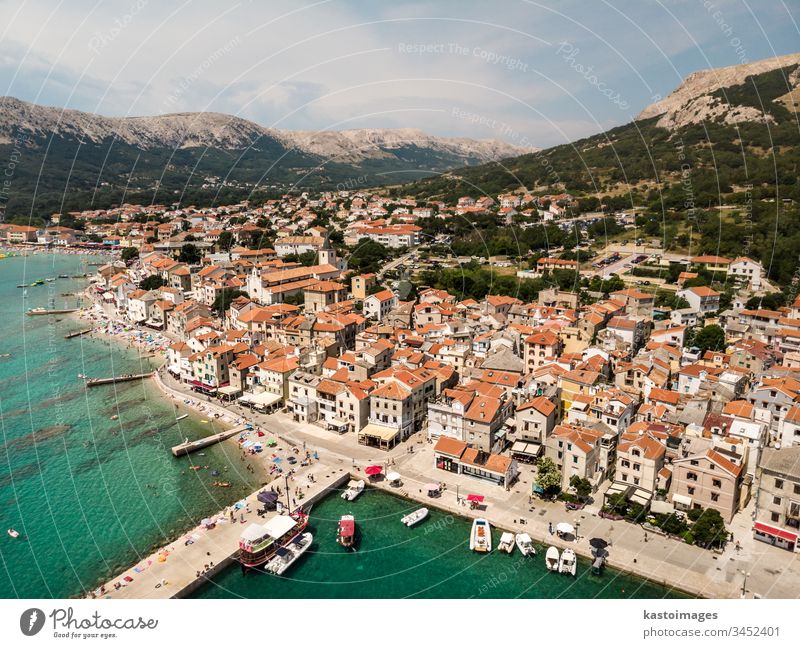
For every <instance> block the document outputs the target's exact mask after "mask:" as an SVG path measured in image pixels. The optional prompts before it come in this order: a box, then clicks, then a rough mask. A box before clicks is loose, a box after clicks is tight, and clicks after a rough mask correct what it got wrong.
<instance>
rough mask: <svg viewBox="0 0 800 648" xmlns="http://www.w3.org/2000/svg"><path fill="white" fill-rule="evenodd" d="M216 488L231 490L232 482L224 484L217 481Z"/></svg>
mask: <svg viewBox="0 0 800 648" xmlns="http://www.w3.org/2000/svg"><path fill="white" fill-rule="evenodd" d="M214 486H217V487H219V488H230V487H231V483H230V482H224V481H215V482H214Z"/></svg>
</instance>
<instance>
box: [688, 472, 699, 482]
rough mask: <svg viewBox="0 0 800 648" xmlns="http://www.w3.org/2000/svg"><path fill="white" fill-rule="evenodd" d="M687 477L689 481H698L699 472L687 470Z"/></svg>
mask: <svg viewBox="0 0 800 648" xmlns="http://www.w3.org/2000/svg"><path fill="white" fill-rule="evenodd" d="M686 479H688V480H689V481H697V473H693V472H687V473H686Z"/></svg>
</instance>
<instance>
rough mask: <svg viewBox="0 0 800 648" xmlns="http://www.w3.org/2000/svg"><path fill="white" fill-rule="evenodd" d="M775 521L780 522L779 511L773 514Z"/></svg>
mask: <svg viewBox="0 0 800 648" xmlns="http://www.w3.org/2000/svg"><path fill="white" fill-rule="evenodd" d="M770 517H771V518H772V521H773V522H780V520H781V516H780V514H778V513H773V514H772V515H771V516H770Z"/></svg>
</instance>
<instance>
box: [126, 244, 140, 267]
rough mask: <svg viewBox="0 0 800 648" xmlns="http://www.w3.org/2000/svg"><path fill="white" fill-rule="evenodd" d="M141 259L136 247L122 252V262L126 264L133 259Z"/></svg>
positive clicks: (127, 248)
mask: <svg viewBox="0 0 800 648" xmlns="http://www.w3.org/2000/svg"><path fill="white" fill-rule="evenodd" d="M138 257H139V248H135V247H126V248H125V249H123V250H122V260H123V261H124V262H125V263H128V262H129V261H131V260H132V259H136V258H138Z"/></svg>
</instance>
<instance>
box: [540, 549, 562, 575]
mask: <svg viewBox="0 0 800 648" xmlns="http://www.w3.org/2000/svg"><path fill="white" fill-rule="evenodd" d="M560 555H561V554H559V552H558V549H557V548H556V547H548V549H547V553H546V554H545V555H544V562H545V564H546V565H547V570H548V571H558V559H559V557H560Z"/></svg>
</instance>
